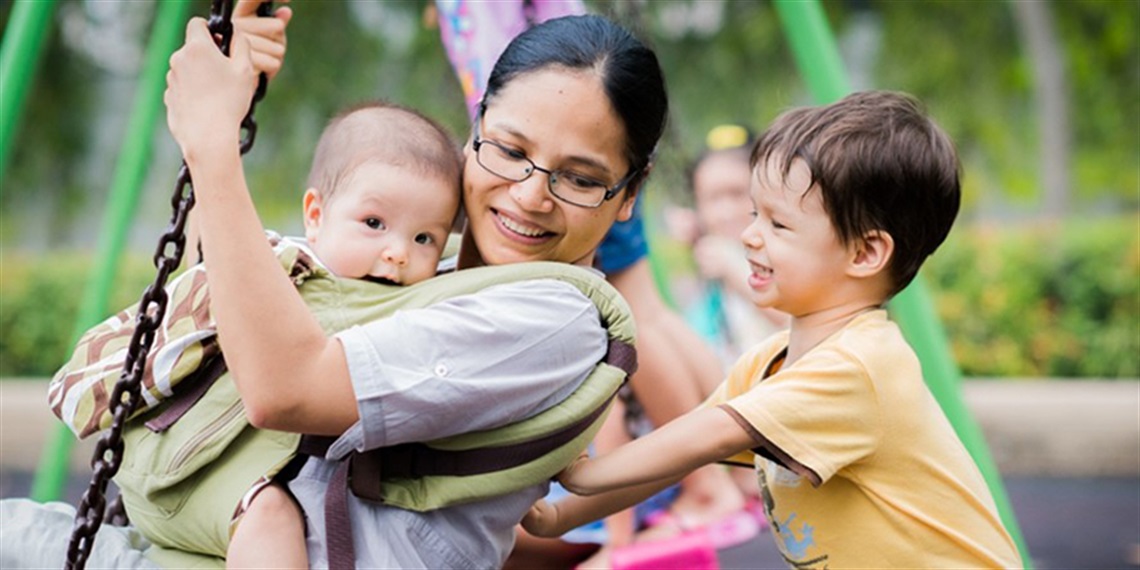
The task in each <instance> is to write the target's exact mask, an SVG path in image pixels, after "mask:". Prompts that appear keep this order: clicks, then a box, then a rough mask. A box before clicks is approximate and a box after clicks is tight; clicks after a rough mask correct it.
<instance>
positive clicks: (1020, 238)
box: [923, 216, 1140, 378]
mask: <svg viewBox="0 0 1140 570" xmlns="http://www.w3.org/2000/svg"><path fill="white" fill-rule="evenodd" d="M923 274H924V275H925V276H926V279H927V281H928V282H929V284H930V287H931V293H932V295H933V296H934V297H935V299H937V309H938V313H939V314H940V316H941V318H942V320H943V323H944V325H945V326H946V330H947V335H948V336H949V338H950V341H951V344H952V345H953V351H954V354H955V357H956V358H957V360H958V362H959V364H960V365H961V368H962V371H963V373H964V374H965V375H966V376H1078V377H1104V378H1137V377H1140V217H1136V216H1126V217H1125V218H1123V219H1118V220H1112V221H1104V220H1097V221H1080V222H1072V223H1068V224H1065V225H1063V226H1060V227H1053V226H1033V227H1027V228H1008V227H1007V228H997V227H988V228H986V227H979V228H973V229H971V230H969V231H962V230H958V231H956V232H955V233H954V234H953V235H951V238H950V239H949V240H948V241H947V243H946V245H945V246H943V248H942V249H941V250H939V252H938V253H936V254H935V255H934V257H932V258H931V260H930V262H929V263H927V265H926V267H925V269H924V270H923Z"/></svg>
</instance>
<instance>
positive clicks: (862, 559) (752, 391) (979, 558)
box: [523, 92, 1021, 568]
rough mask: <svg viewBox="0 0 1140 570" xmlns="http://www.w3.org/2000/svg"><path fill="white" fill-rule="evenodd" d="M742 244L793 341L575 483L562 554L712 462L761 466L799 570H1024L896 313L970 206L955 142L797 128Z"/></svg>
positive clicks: (561, 515)
mask: <svg viewBox="0 0 1140 570" xmlns="http://www.w3.org/2000/svg"><path fill="white" fill-rule="evenodd" d="M751 163H752V167H753V171H754V178H753V180H752V187H751V197H752V202H753V206H754V209H755V212H754V216H755V219H754V221H753V222H752V224H751V225H750V226H749V227H748V228H747V229H746V230H745V231H744V233H743V234H742V236H741V237H742V240H743V242H744V246H745V249H746V251H747V258H748V262H749V264H750V265H751V268H752V272H751V275H750V276H749V277H748V285H749V287H750V288H751V290H752V301H753V303H755V304H756V305H757V306H759V307H772V308H775V309H779V310H781V311H784V312H786V313H788V314H790V315H791V317H792V320H791V328H790V331H788V332H782V333H778V334H777V335H775V336H773V337H772V338H770V339H769V340H768V341H766V342H764V343H761V344H760V345H759V346H757V347H756V348H755V349H754V350H752V351H751V352H749V353H748V354H746V355H745V356H743V357H742V358H741V359H740V360H739V361H738V362H737V363H736V365H735V366H734V367H733V369H732V371H731V372H730V374H729V376H728V379H727V380H726V381H725V382H724V383H723V384H722V385H721V386H720V387H719V388H718V390H717V391H716V392H715V393H714V394H713V395H712V396H711V397H710V398H709V400H708V401H707V402H706V403H705V404H704V405H703V406H702V407H701V408H700V409H698V410H696V411H693V412H691V413H689V414H688V415H686V416H683V417H681V418H679V419H677V420H675V421H673V422H671V423H669V424H667V425H665V426H664V427H662V428H661V429H659V430H657V431H656V432H654V433H652V434H650V435H649V436H647V437H644V438H642V439H639V440H637V441H634V442H632V443H630V444H628V445H625V446H623V447H621V448H619V449H618V450H616V451H614V452H613V453H610V454H609V455H606V456H602V457H600V458H598V459H593V460H591V459H586V458H582V459H580V460H579V461H578V462H577V463H575V464H574V465H572V466H571V467H569V468H568V469H567V470H566V471H565V472H564V473H563V475H562V476H561V477H560V480H561V481H562V483H563V485H565V486H566V487H568V488H570V489H571V490H572V491H574V492H576V493H579V494H595V493H603V494H601V495H596V496H593V497H589V498H584V497H572V498H571V499H569V500H567V501H563V502H561V503H558V504H556V505H549V504H546V503H544V502H539V503H538V504H536V505H535V507H534V508H533V509H532V510H531V512H530V513H529V514H528V515H527V518H526V519H524V521H523V524H524V527H525V528H527V530H528V531H530V532H532V533H535V534H538V535H541V536H557V535H559V534H561V533H562V532H564V531H565V530H567V529H569V528H573V527H575V526H576V525H579V524H581V523H583V522H585V521H588V520H591V519H594V518H597V517H600V516H604V515H605V514H608V513H610V512H613V511H615V510H618V509H621V508H624V507H625V506H627V505H629V504H633V503H635V502H637V501H638V500H640V499H641V498H643V497H644V496H646V495H647V494H648V493H651V492H653V491H655V490H656V489H659V488H661V487H662V486H664V485H666V484H668V483H670V482H672V481H675V480H677V479H679V478H680V477H682V476H684V474H686V473H688V472H689V471H691V470H692V469H694V468H696V467H698V466H701V465H704V464H706V463H709V462H712V461H728V462H748V463H753V462H754V463H755V468H756V472H757V475H758V477H759V481H760V486H761V490H762V494H763V497H764V503H765V511H766V513H767V515H768V518H769V520H770V521H771V525H772V529H773V532H774V536H775V538H776V541H777V544H778V546H779V548H780V550H781V552H782V553H783V555H784V557H785V559H786V560H787V562H788V564H789V565H791V566H792V567H794V568H824V567H835V568H839V567H860V568H892V567H894V568H949V567H954V568H967V567H971V568H973V567H1001V568H1012V567H1020V566H1021V560H1020V559H1019V556H1018V553H1017V550H1016V548H1015V547H1014V544H1013V541H1012V540H1011V538H1010V536H1009V534H1008V533H1007V532H1006V530H1005V529H1004V528H1003V527H1002V524H1001V521H1000V520H999V518H998V515H997V510H996V507H995V505H994V501H993V499H992V497H991V496H990V493H989V490H988V488H987V487H986V484H985V482H984V480H983V479H982V476H981V474H980V473H979V471H978V469H977V467H976V466H975V464H974V463H973V461H972V460H971V458H970V456H969V455H968V454H967V452H966V449H965V448H964V447H963V445H962V443H961V442H960V441H959V440H958V438H957V437H956V436H955V434H954V431H953V429H952V428H951V426H950V423H949V422H948V421H947V419H946V417H945V416H944V415H943V413H942V411H941V409H940V408H939V406H938V403H937V402H936V401H935V400H934V398H933V396H932V395H931V394H930V392H929V391H928V389H927V388H926V386H925V384H924V383H923V380H922V372H921V368H920V366H919V362H918V359H917V357H916V356H915V354H914V352H913V350H912V349H911V348H910V347H909V346H908V345H907V344H906V341H905V340H904V339H903V337H902V335H901V334H900V332H899V330H898V328H897V326H896V325H895V324H893V323H892V322H891V321H890V320H889V319H888V318H887V313H886V311H885V310H883V304H884V303H886V302H887V300H889V299H890V298H891V297H892V296H893V295H894V294H896V293H898V292H899V291H900V290H902V289H903V288H904V287H905V286H906V285H907V284H908V283H910V281H911V280H912V279H913V278H914V276H915V274H916V273H917V272H918V269H919V267H920V266H921V265H922V263H923V261H924V260H925V259H926V258H927V256H929V255H930V254H931V253H933V252H934V250H935V249H936V248H937V247H938V246H939V244H941V243H942V241H943V240H944V239H945V237H946V235H947V233H948V232H949V230H950V226H951V225H952V223H953V221H954V217H955V216H956V215H957V212H958V205H959V182H958V172H959V164H958V160H957V157H956V154H955V151H954V148H953V145H952V143H951V142H950V140H949V139H948V138H947V136H946V135H945V134H944V133H943V132H942V131H941V130H940V129H939V128H938V127H937V126H936V125H935V124H934V123H933V122H932V121H931V120H930V119H929V118H927V117H926V115H925V114H924V112H923V111H922V110H921V108H920V106H919V104H918V103H917V102H916V101H915V100H913V99H911V98H910V97H908V96H905V95H900V94H896V93H889V92H865V93H857V94H853V95H850V96H848V97H846V98H845V99H843V100H841V101H839V102H837V103H835V104H832V105H828V106H824V107H813V108H802V109H797V110H793V111H790V112H788V113H785V114H784V115H782V116H781V117H779V118H778V119H777V120H776V121H775V123H774V124H773V125H772V126H771V128H770V129H769V130H768V131H767V132H766V133H765V134H764V135H763V136H762V137H761V139H760V140H759V141H758V143H757V144H756V146H755V147H754V149H753V152H752V159H751Z"/></svg>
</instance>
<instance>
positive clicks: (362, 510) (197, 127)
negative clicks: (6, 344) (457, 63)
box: [167, 16, 667, 567]
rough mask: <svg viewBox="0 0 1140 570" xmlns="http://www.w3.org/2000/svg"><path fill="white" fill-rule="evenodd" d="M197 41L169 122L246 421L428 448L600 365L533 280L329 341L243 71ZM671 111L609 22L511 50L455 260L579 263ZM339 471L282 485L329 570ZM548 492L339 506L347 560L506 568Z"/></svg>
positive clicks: (577, 304) (623, 208)
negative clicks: (264, 204)
mask: <svg viewBox="0 0 1140 570" xmlns="http://www.w3.org/2000/svg"><path fill="white" fill-rule="evenodd" d="M209 41H210V39H209V35H208V32H206V29H205V25H204V23H202V22H201V21H195V22H193V23H192V24H191V25H190V27H189V28H188V36H187V46H186V47H185V48H183V50H180V52H179V53H178V54H176V55H175V57H174V58H172V60H171V66H172V70H171V74H170V77H169V86H170V87H169V89H168V93H167V105H168V108H169V112H168V120H169V122H170V127H171V131H172V132H173V133H174V135H175V138H176V140H177V141H178V142H179V144H180V146H181V147H182V150H183V153H184V156H185V157H186V160H187V163H188V165H189V166H190V170H191V173H192V174H193V176H194V180H195V188H196V191H197V194H198V200H199V212H200V217H199V222H200V228H201V232H202V245H203V251H204V256H205V259H206V260H207V263H208V264H210V265H209V273H210V281H209V286H210V290H211V294H212V295H213V310H214V313H215V315H216V317H217V321H218V329H219V338H220V339H223V340H222V344H223V350H224V351H225V352H226V353H227V354H228V355H231V356H230V357H229V358H228V361H229V365H230V368H231V371H232V372H233V375H234V378H235V381H236V383H237V385H238V389H239V391H240V392H241V394H242V399H243V402H244V404H245V407H246V411H247V415H248V416H249V418H250V421H251V422H252V423H253V424H254V425H256V426H258V427H265V428H272V429H278V430H284V431H295V432H302V433H316V434H329V435H338V434H342V433H343V434H344V435H343V436H342V437H341V438H340V440H338V442H337V443H336V444H334V445H333V448H332V449H331V450H330V456H331V457H334V458H336V457H339V456H341V455H343V454H344V453H345V452H346V451H347V450H349V449H353V448H356V449H371V448H374V447H378V446H385V445H392V444H396V443H401V442H406V441H426V440H432V439H437V438H440V437H445V436H448V435H453V434H457V433H466V432H470V431H476V430H480V429H486V428H489V427H493V426H497V425H501V424H503V423H508V422H512V421H515V420H518V419H521V418H525V417H528V416H530V415H533V414H534V413H537V412H538V411H541V410H543V409H546V408H547V407H550V406H552V405H557V403H558V402H559V401H561V400H562V399H563V398H564V397H565V396H566V395H567V394H569V393H570V392H571V391H572V390H573V389H574V388H575V387H576V386H577V384H578V383H579V382H580V381H581V380H582V379H583V378H584V377H585V375H586V374H587V373H588V372H589V370H590V369H592V368H593V366H594V365H595V364H596V363H597V362H598V361H599V360H600V359H601V358H602V357H603V356H604V353H605V331H604V329H602V328H601V326H600V325H599V323H598V320H597V315H596V312H595V310H594V308H593V305H592V303H591V302H590V301H589V300H588V299H586V298H585V297H584V296H583V295H582V294H580V293H579V292H578V291H577V290H575V289H572V288H570V287H568V286H565V285H562V284H560V283H555V282H551V281H545V280H544V281H533V282H525V283H521V284H511V285H504V286H499V287H495V288H492V289H488V290H486V291H484V292H482V293H479V294H475V295H470V296H465V297H462V298H458V299H455V300H452V301H449V302H445V303H441V304H439V305H435V306H433V307H431V308H428V309H423V310H418V311H407V312H406V313H404V314H403V315H402V316H400V317H395V318H391V319H386V320H384V321H379V322H376V323H372V324H370V325H367V326H365V327H360V328H356V329H351V330H349V331H346V332H344V333H341V334H339V335H337V336H335V337H328V336H326V335H325V334H324V333H323V332H322V331H321V330H320V328H319V326H318V325H317V324H316V323H315V321H313V319H312V318H311V316H310V313H309V312H308V310H307V309H305V307H304V306H303V304H302V303H301V302H300V299H299V297H298V296H297V295H296V293H295V291H294V289H293V287H292V285H291V284H290V282H289V281H288V280H287V279H286V278H285V277H284V276H283V275H282V274H281V272H280V271H279V270H275V267H274V265H275V264H276V263H277V261H276V259H275V258H274V257H272V255H271V254H270V252H269V250H268V248H266V247H265V240H264V237H263V236H262V234H261V228H260V224H259V223H258V221H257V217H256V212H255V211H254V209H253V204H252V201H251V200H250V198H249V193H248V190H247V188H246V187H245V183H244V180H243V177H242V172H241V163H240V158H239V156H238V153H237V152H236V149H237V146H236V141H237V136H238V133H237V130H236V129H235V128H233V127H232V125H236V124H238V121H239V120H240V117H241V115H242V114H244V111H245V109H244V107H245V102H247V101H248V99H249V88H248V87H247V86H248V85H251V84H252V77H253V73H254V71H253V66H252V65H250V63H249V61H248V60H246V61H243V57H242V56H243V55H244V54H245V52H244V51H243V49H242V48H241V47H240V43H241V42H240V41H239V42H238V44H239V47H237V48H236V49H235V51H234V54H235V56H234V57H233V58H232V59H226V58H222V57H220V56H218V55H217V54H216V51H214V50H213V47H212V45H210V43H209ZM219 77H231V78H234V80H233V81H227V80H222V81H219V80H218V78H219ZM219 84H225V85H233V86H236V87H233V88H228V89H227V88H219V87H218V85H219ZM666 108H667V103H666V97H665V91H664V84H663V79H662V77H661V73H660V69H659V66H658V64H657V60H656V57H655V56H654V54H653V53H652V52H651V51H650V50H648V49H647V48H645V47H644V46H643V45H642V44H640V43H639V42H638V41H637V40H636V39H634V38H633V37H632V36H630V35H629V34H628V32H626V31H625V30H623V29H621V28H620V27H618V26H616V25H614V24H613V23H611V22H609V21H607V20H605V19H603V18H600V17H592V16H584V17H575V18H566V19H559V20H554V21H551V22H549V23H547V24H545V25H542V26H538V27H536V28H534V29H532V30H531V31H530V32H528V33H526V34H523V35H522V36H520V37H519V38H517V39H516V40H515V41H514V42H512V44H511V45H510V46H508V48H507V50H506V51H505V52H504V53H503V55H502V56H501V57H500V59H499V61H498V62H497V63H496V66H495V68H494V70H493V71H492V73H491V76H490V79H489V82H488V88H487V93H486V95H485V97H484V99H483V104H482V107H481V110H480V113H479V117H478V120H477V121H476V122H475V126H474V131H473V133H472V137H471V139H470V140H469V142H468V144H467V146H466V148H465V156H466V166H465V170H464V179H465V180H464V203H465V209H466V212H467V218H468V228H467V231H466V233H465V235H464V240H463V248H462V250H461V255H460V266H461V267H473V266H478V265H484V264H489V265H500V264H507V263H516V262H521V261H537V260H545V261H559V262H564V263H572V264H579V265H587V266H588V265H590V264H591V263H592V262H593V258H594V253H595V250H596V248H597V246H598V243H599V242H600V241H601V239H602V237H603V236H604V235H605V233H606V231H607V230H608V229H609V227H610V226H611V225H612V224H613V223H614V222H615V221H617V220H622V219H627V218H628V217H629V216H630V215H631V212H632V209H633V205H634V202H635V200H636V196H637V191H638V189H639V187H640V185H641V183H642V182H643V181H644V179H645V176H646V175H647V174H648V170H649V166H650V157H651V154H652V151H653V149H654V147H655V145H656V143H657V140H658V138H659V137H660V135H661V132H662V130H663V125H664V120H665V115H666ZM202 117H211V120H210V121H202V120H201V118H202ZM226 125H229V127H226ZM220 133H221V134H220ZM313 386H320V387H321V388H320V390H319V392H317V393H314V392H316V391H315V390H314V389H313ZM336 466H337V464H336V463H335V462H325V461H320V460H318V461H310V462H308V463H307V464H306V466H305V467H304V468H303V469H302V471H301V473H300V474H299V475H298V476H297V478H296V479H294V480H293V481H292V482H291V483H290V490H291V491H292V492H293V493H294V494H295V495H296V496H297V498H298V501H299V502H300V503H301V505H302V508H303V510H304V511H305V513H306V515H307V516H308V517H309V526H308V528H309V540H308V550H309V554H310V562H311V563H312V564H313V565H315V566H323V565H325V564H327V560H326V559H325V552H326V550H327V545H326V543H325V537H324V536H323V533H324V524H323V521H322V518H323V512H324V507H325V503H324V491H325V489H326V488H327V486H328V485H327V484H328V481H329V479H330V478H331V476H332V473H333V471H334V470H335V468H336ZM545 487H546V486H545V485H536V486H534V487H533V488H530V489H526V490H524V491H522V492H518V493H515V494H513V495H509V496H504V497H500V498H496V499H492V500H489V501H482V502H478V503H471V504H465V505H460V506H455V507H449V508H446V509H441V510H438V511H433V512H428V513H414V512H410V511H404V510H400V509H394V508H388V507H385V506H383V505H380V504H375V503H368V502H362V501H359V500H357V499H356V498H355V497H351V498H350V503H351V504H350V512H351V513H352V516H353V519H354V528H353V533H354V535H355V537H356V540H355V541H354V542H355V549H356V554H357V563H358V565H360V566H372V567H490V566H498V565H501V564H502V563H503V560H504V559H505V558H506V555H507V553H508V552H509V550H510V547H511V544H512V542H513V527H514V525H515V524H516V523H517V522H518V521H519V520H520V519H521V517H522V515H523V513H525V512H526V510H527V508H528V507H529V506H530V504H531V503H533V501H534V500H536V499H538V498H539V497H541V496H542V495H543V494H544V493H545V491H546V489H545Z"/></svg>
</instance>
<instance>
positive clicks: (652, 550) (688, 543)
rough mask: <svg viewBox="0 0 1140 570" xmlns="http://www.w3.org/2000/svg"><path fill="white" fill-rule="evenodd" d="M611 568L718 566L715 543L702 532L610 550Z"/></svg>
mask: <svg viewBox="0 0 1140 570" xmlns="http://www.w3.org/2000/svg"><path fill="white" fill-rule="evenodd" d="M610 566H611V567H612V568H613V570H719V569H720V564H719V563H718V562H717V558H716V547H715V546H713V541H712V538H711V537H710V536H709V534H708V533H706V532H693V533H684V534H681V535H679V536H675V537H673V538H666V539H664V540H657V541H653V542H637V543H634V544H631V545H629V546H623V547H621V548H615V549H614V551H613V552H612V553H610Z"/></svg>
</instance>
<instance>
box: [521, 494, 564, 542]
mask: <svg viewBox="0 0 1140 570" xmlns="http://www.w3.org/2000/svg"><path fill="white" fill-rule="evenodd" d="M522 527H523V530H525V531H527V533H529V534H530V535H532V536H537V537H541V538H555V537H558V536H561V534H562V533H560V532H557V527H558V507H557V506H555V505H552V504H550V503H548V502H546V500H545V499H539V500H538V502H537V503H535V504H534V505H532V506H531V507H530V510H529V511H527V513H526V516H524V517H523V520H522Z"/></svg>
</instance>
